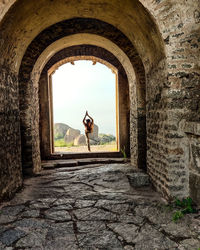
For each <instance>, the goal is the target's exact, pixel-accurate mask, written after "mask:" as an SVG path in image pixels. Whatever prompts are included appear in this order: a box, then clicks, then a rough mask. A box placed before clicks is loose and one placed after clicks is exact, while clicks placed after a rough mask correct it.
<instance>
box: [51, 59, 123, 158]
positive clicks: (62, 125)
mask: <svg viewBox="0 0 200 250" xmlns="http://www.w3.org/2000/svg"><path fill="white" fill-rule="evenodd" d="M50 83H51V86H50V88H51V93H52V94H51V101H50V103H51V128H52V129H51V130H52V140H51V141H52V153H53V154H72V153H88V145H87V140H86V136H85V131H84V130H85V128H84V125H83V118H84V116H85V113H86V111H88V114H89V115H90V116H91V117H92V118H93V119H94V129H93V132H92V133H91V134H90V135H89V138H90V148H91V152H92V153H94V152H119V140H118V137H119V135H118V123H119V121H118V112H119V111H118V72H117V69H115V68H114V67H113V66H112V67H110V65H105V64H104V63H102V60H97V58H95V57H91V58H85V57H84V60H83V59H81V58H79V59H77V58H76V59H75V60H70V61H68V62H67V63H65V64H63V63H62V66H60V67H59V68H57V69H56V70H55V69H54V70H53V72H51V74H50ZM87 118H88V117H87Z"/></svg>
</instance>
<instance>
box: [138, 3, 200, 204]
mask: <svg viewBox="0 0 200 250" xmlns="http://www.w3.org/2000/svg"><path fill="white" fill-rule="evenodd" d="M142 2H143V4H144V5H147V3H146V2H145V1H142ZM148 8H149V10H150V11H151V13H152V14H153V15H154V17H155V19H156V21H157V23H158V24H159V28H160V32H161V35H162V37H163V39H164V42H165V48H166V56H167V58H166V62H164V63H163V65H162V63H161V64H160V66H159V67H160V68H159V67H158V71H157V72H155V71H154V70H151V71H150V72H149V73H148V74H147V92H148V93H147V131H148V133H147V144H148V151H147V163H148V172H149V174H150V176H151V178H152V180H153V182H154V185H156V187H157V188H159V189H160V190H162V192H163V193H166V194H167V196H171V197H185V196H188V195H189V194H192V193H195V192H194V190H196V193H197V190H198V188H199V186H198V185H199V184H198V185H197V179H198V178H197V175H196V177H195V178H194V172H191V165H192V164H194V162H195V161H193V163H191V157H190V153H189V149H190V148H191V147H192V146H191V145H193V150H194V145H195V150H196V152H197V151H198V150H197V147H198V142H197V138H196V139H194V138H193V136H191V137H190V136H187V135H186V133H185V131H184V127H185V123H186V121H195V122H197V124H199V121H200V119H199V117H200V112H199V110H200V109H199V95H200V81H199V56H200V52H199V46H200V39H199V34H200V25H199V22H200V21H199V17H200V15H199V10H200V2H199V1H184V3H182V2H180V1H167V0H166V1H165V0H163V1H152V2H151V3H150V5H148ZM155 83H157V84H155ZM194 136H196V135H194ZM192 138H193V139H192ZM196 146H197V147H196ZM193 169H194V168H193ZM191 175H192V176H193V177H191V178H192V179H191V178H190V187H191V188H190V190H189V176H191ZM191 180H193V181H191ZM195 181H196V182H195ZM192 183H193V184H192ZM195 183H196V184H195ZM198 183H199V181H198ZM195 185H196V186H195ZM192 190H193V192H192ZM193 197H194V199H195V200H196V201H197V202H200V199H199V198H197V195H193Z"/></svg>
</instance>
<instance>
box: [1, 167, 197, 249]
mask: <svg viewBox="0 0 200 250" xmlns="http://www.w3.org/2000/svg"><path fill="white" fill-rule="evenodd" d="M141 184H144V185H147V184H148V177H147V176H146V175H145V174H143V173H141V172H137V171H136V170H135V171H134V170H133V169H132V167H131V166H130V165H129V164H128V163H126V164H124V163H123V164H122V163H115V164H103V165H101V164H94V165H90V166H87V165H86V166H81V167H67V168H66V167H65V168H53V169H47V170H45V171H43V172H42V173H41V175H40V176H37V177H32V178H29V179H26V180H25V184H24V189H23V190H22V191H21V192H19V193H18V194H17V195H16V196H15V198H14V199H12V200H11V201H10V202H7V203H3V204H2V205H1V207H0V249H7V250H12V249H35V250H36V249H37V250H39V249H47V250H50V249H52V250H54V249H55V250H59V249H69V250H76V249H85V250H92V249H101V250H103V249H104V250H109V249H113V250H118V249H126V250H131V249H134V250H145V249H148V250H151V249H157V250H161V249H174V250H175V249H180V250H182V249H188V250H193V249H194V250H198V249H199V248H200V213H196V214H190V215H186V216H184V218H182V219H181V220H180V221H178V222H177V223H174V222H173V221H172V214H173V212H174V210H173V208H170V207H169V206H167V205H166V203H165V202H164V200H162V199H161V197H160V195H159V194H158V193H156V192H155V191H154V190H153V189H152V188H151V187H150V186H144V187H135V186H141Z"/></svg>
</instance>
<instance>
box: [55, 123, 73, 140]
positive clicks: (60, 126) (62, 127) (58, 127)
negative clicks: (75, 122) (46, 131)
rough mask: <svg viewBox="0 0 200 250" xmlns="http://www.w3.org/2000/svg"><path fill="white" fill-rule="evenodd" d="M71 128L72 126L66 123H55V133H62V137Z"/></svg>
mask: <svg viewBox="0 0 200 250" xmlns="http://www.w3.org/2000/svg"><path fill="white" fill-rule="evenodd" d="M69 128H70V127H69V126H68V125H66V124H64V123H55V124H54V135H60V136H61V137H64V136H65V134H66V132H67V130H68V129H69Z"/></svg>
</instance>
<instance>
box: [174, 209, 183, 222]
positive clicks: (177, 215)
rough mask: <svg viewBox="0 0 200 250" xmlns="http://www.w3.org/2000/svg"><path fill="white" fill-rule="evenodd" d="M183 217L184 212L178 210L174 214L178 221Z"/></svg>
mask: <svg viewBox="0 0 200 250" xmlns="http://www.w3.org/2000/svg"><path fill="white" fill-rule="evenodd" d="M182 217H183V213H182V212H181V211H176V212H175V213H174V214H173V217H172V220H173V221H174V222H176V221H177V220H179V219H181V218H182Z"/></svg>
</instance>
